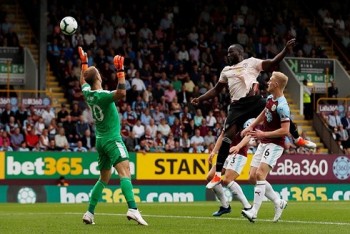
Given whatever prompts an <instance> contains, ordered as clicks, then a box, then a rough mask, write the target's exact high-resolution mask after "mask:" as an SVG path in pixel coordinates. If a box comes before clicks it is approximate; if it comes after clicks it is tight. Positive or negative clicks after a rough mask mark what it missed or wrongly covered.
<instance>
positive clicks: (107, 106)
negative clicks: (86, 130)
mask: <svg viewBox="0 0 350 234" xmlns="http://www.w3.org/2000/svg"><path fill="white" fill-rule="evenodd" d="M82 90H83V94H84V97H85V101H86V103H87V104H88V105H89V107H90V108H91V112H92V117H93V118H94V120H95V125H96V138H115V139H116V140H122V137H121V135H120V120H119V114H118V110H117V107H116V105H115V103H114V99H113V95H114V94H113V92H111V91H107V90H102V89H99V90H91V87H90V85H89V84H87V83H85V84H84V85H83V86H82Z"/></svg>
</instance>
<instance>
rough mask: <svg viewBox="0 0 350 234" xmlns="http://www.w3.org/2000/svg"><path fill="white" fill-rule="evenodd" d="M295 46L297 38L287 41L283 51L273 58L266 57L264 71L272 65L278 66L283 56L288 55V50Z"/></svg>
mask: <svg viewBox="0 0 350 234" xmlns="http://www.w3.org/2000/svg"><path fill="white" fill-rule="evenodd" d="M294 46H295V38H293V39H290V40H289V41H287V43H286V46H285V47H284V48H283V50H282V51H281V52H279V53H278V54H277V55H276V56H275V57H274V58H273V59H266V60H264V61H263V62H262V69H263V70H264V71H269V70H271V68H272V67H274V66H277V65H278V64H279V63H280V62H281V61H282V60H283V58H284V57H285V56H286V54H287V52H288V50H290V49H291V48H293V47H294Z"/></svg>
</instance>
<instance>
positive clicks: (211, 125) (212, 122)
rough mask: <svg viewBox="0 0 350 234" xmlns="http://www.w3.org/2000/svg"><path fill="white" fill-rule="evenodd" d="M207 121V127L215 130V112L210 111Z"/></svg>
mask: <svg viewBox="0 0 350 234" xmlns="http://www.w3.org/2000/svg"><path fill="white" fill-rule="evenodd" d="M205 119H206V121H207V126H208V127H209V128H214V126H215V124H216V118H215V116H214V112H213V111H209V113H208V115H207V117H205Z"/></svg>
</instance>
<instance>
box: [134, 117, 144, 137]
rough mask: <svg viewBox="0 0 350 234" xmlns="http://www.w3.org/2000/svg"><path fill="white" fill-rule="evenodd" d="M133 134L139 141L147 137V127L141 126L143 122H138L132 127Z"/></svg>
mask: <svg viewBox="0 0 350 234" xmlns="http://www.w3.org/2000/svg"><path fill="white" fill-rule="evenodd" d="M132 132H133V133H134V136H135V138H136V139H137V140H139V139H140V138H141V137H142V136H143V135H145V126H143V125H142V124H141V120H139V119H138V120H137V121H136V124H135V125H134V126H133V127H132Z"/></svg>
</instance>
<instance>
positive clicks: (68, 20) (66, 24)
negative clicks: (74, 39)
mask: <svg viewBox="0 0 350 234" xmlns="http://www.w3.org/2000/svg"><path fill="white" fill-rule="evenodd" d="M60 28H61V31H62V33H63V34H65V35H69V36H70V35H73V34H74V33H75V32H76V31H77V29H78V22H77V21H76V20H75V19H74V18H73V17H72V16H66V17H64V18H63V19H62V20H61V22H60Z"/></svg>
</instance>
